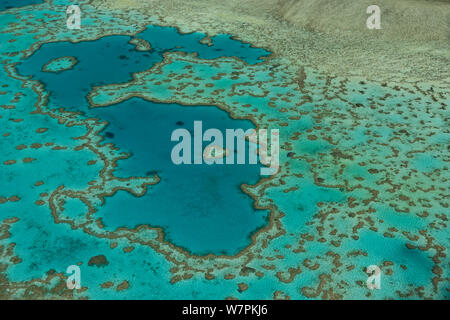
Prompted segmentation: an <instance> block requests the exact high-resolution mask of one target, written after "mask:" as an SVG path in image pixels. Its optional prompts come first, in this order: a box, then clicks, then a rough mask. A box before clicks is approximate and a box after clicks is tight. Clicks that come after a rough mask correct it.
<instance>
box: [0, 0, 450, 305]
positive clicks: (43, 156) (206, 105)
mask: <svg viewBox="0 0 450 320" xmlns="http://www.w3.org/2000/svg"><path fill="white" fill-rule="evenodd" d="M87 2H88V1H83V0H80V4H81V5H82V10H83V12H84V13H86V19H85V20H83V26H88V27H86V28H82V29H81V30H79V31H68V30H66V29H65V24H64V21H65V18H66V17H65V6H66V5H68V4H72V1H67V0H54V1H51V3H49V2H46V3H44V4H42V6H39V10H38V9H37V7H35V8H30V7H29V8H27V9H26V10H25V9H24V10H23V12H26V14H22V11H21V10H22V9H17V10H14V9H13V10H11V11H8V12H0V29H2V33H0V38H1V39H2V41H1V44H0V53H1V55H0V57H1V59H0V60H1V63H2V67H1V68H0V158H1V159H0V248H4V249H5V248H6V249H5V250H0V299H3V298H5V297H8V298H9V297H11V298H26V297H29V294H30V292H33V290H34V288H35V289H36V290H37V294H36V296H35V297H38V298H55V297H57V298H60V297H61V288H64V286H65V285H64V280H65V277H66V276H67V275H66V273H65V270H66V268H67V266H69V265H73V264H77V265H79V266H80V268H81V277H82V286H83V287H84V289H86V290H84V289H83V290H79V291H78V292H74V298H79V297H83V296H85V297H88V298H91V299H112V298H115V299H163V298H169V299H213V298H214V299H225V298H227V297H234V298H239V299H274V298H283V297H289V298H291V299H305V298H310V299H332V298H333V299H334V298H335V299H339V298H346V299H392V298H394V299H399V298H400V299H423V298H431V299H432V298H435V299H436V298H441V299H448V298H449V294H448V281H447V280H446V279H448V277H449V272H448V270H450V268H449V266H450V264H449V258H448V252H447V251H448V249H447V248H448V241H449V237H448V201H447V199H448V197H446V191H447V188H446V186H447V184H446V183H447V182H448V179H449V177H448V176H449V175H448V161H446V160H447V159H446V158H445V156H446V153H445V150H446V148H445V146H447V145H448V142H449V141H450V140H449V134H448V132H446V131H445V130H443V128H444V127H445V125H446V119H447V117H446V113H448V111H447V110H446V106H448V105H449V103H450V95H449V94H448V88H447V87H445V88H443V87H439V86H433V90H430V85H429V84H421V83H416V84H414V85H410V84H408V83H402V84H391V83H387V84H386V85H381V84H379V83H376V82H372V81H369V80H367V79H364V81H361V79H353V78H352V79H347V78H343V77H329V76H328V75H324V74H322V73H320V72H318V71H317V70H313V69H311V68H306V67H305V70H304V72H305V74H306V75H307V77H306V79H305V80H304V83H303V88H301V90H300V88H299V86H298V71H299V70H298V65H297V66H296V65H290V64H289V62H288V61H286V60H284V59H282V58H280V57H277V56H274V57H272V59H270V60H268V61H267V63H264V64H262V63H259V62H261V61H262V59H261V57H264V56H267V55H268V54H269V52H267V51H265V50H263V49H258V48H255V47H252V46H250V45H249V44H246V43H241V42H239V41H236V40H233V39H232V38H230V36H228V35H220V36H217V37H213V38H211V39H210V44H211V46H208V45H207V44H206V40H207V39H204V37H205V34H203V33H193V34H180V33H178V32H177V29H175V28H169V27H158V26H148V27H146V29H145V30H144V31H142V32H141V31H140V30H142V28H144V27H145V26H144V24H151V23H153V24H160V23H161V21H159V20H158V19H157V18H155V17H149V16H146V15H144V14H141V13H140V12H137V11H136V12H134V11H133V12H129V15H130V19H126V17H127V16H128V14H123V11H118V12H115V11H113V10H112V9H107V8H104V10H100V11H99V10H98V8H94V7H91V6H90V5H89V4H87ZM16 11H17V12H20V13H16ZM155 14H156V13H155ZM139 23H140V24H139ZM205 28H207V26H205ZM135 33H136V34H138V35H136V36H137V37H139V38H141V39H145V40H148V41H149V43H150V45H151V47H152V49H151V50H150V51H147V52H141V51H137V50H135V47H134V45H132V44H129V43H128V42H129V41H130V39H132V37H129V36H105V37H103V36H104V35H106V34H108V35H113V34H135ZM100 36H102V37H101V38H100V39H98V40H95V41H94V40H92V39H96V38H98V37H100ZM133 37H134V36H133ZM200 40H203V41H201V43H200ZM38 41H40V42H45V43H46V44H44V45H42V47H40V49H38V46H37V42H38ZM70 41H76V42H77V43H71V42H70ZM29 50H32V51H33V52H34V54H32V55H31V56H28V53H31V52H30V51H29ZM176 51H181V54H178V53H176ZM168 52H169V53H170V54H169V56H170V61H169V60H168V59H167V60H165V61H163V60H162V56H161V55H162V54H163V53H168ZM187 53H188V54H187ZM189 53H190V54H189ZM25 56H26V57H27V58H25V59H22V57H25ZM61 56H74V57H75V58H77V60H78V61H79V63H78V64H76V65H75V67H74V68H73V69H71V70H66V71H63V72H60V73H59V74H57V75H56V74H51V73H42V72H41V68H42V66H43V65H44V64H46V63H47V62H48V61H49V60H51V59H54V58H58V57H61ZM195 56H198V57H200V58H202V59H204V60H202V59H197V58H196V57H195ZM222 56H223V57H228V58H225V59H217V60H216V61H214V63H212V61H213V60H211V59H214V58H215V57H222ZM230 56H234V57H235V58H229V57H230ZM80 59H81V60H80ZM330 59H332V57H330ZM159 62H161V66H160V67H158V69H157V71H156V72H146V71H145V70H148V69H149V68H151V67H152V66H155V63H159ZM169 62H170V63H169ZM16 67H17V69H18V73H19V75H16V73H15V70H16ZM139 71H143V72H142V73H141V74H137V75H136V81H131V82H128V81H130V80H131V79H132V75H131V73H132V72H139ZM235 71H237V72H235ZM20 74H21V75H24V76H30V77H31V78H33V79H35V80H39V81H40V82H41V83H42V84H43V85H44V86H45V87H44V90H45V91H44V92H43V94H44V95H45V94H46V93H47V92H48V93H49V100H48V101H45V100H42V101H41V103H40V104H39V101H40V100H39V98H42V95H40V94H39V90H36V87H32V85H34V84H36V82H32V81H28V79H26V78H24V79H21V77H20ZM236 75H238V76H236ZM166 80H167V82H166ZM169 80H170V81H169ZM158 82H160V84H159V85H157V84H155V83H158ZM114 83H117V84H118V85H110V86H103V87H98V90H97V89H96V90H94V91H95V93H96V95H92V96H91V97H92V101H93V102H94V103H97V104H98V105H105V107H102V108H94V109H92V108H89V103H88V101H87V100H86V99H85V96H86V94H87V93H88V92H89V91H90V90H91V89H92V86H95V85H104V84H114ZM206 83H208V84H209V83H211V84H213V87H206V86H205V84H206ZM196 84H198V86H199V87H200V89H204V91H203V93H199V92H198V89H199V88H198V87H196V86H195V85H196ZM397 85H398V87H397ZM169 87H173V88H176V89H169ZM218 89H219V90H218ZM215 90H217V91H218V93H217V92H216V94H214V95H213V92H214V91H215ZM220 90H222V91H220ZM130 93H131V94H132V93H139V94H140V95H141V96H142V98H136V97H135V98H129V94H130ZM125 96H126V97H127V99H126V100H125V101H123V100H121V99H120V98H121V97H125ZM131 96H132V95H131ZM145 99H146V100H145ZM150 101H160V102H162V101H164V102H165V103H155V102H150ZM174 101H177V102H178V103H183V104H189V106H182V105H179V104H175V103H174ZM37 102H38V104H39V105H40V106H41V107H42V108H43V111H44V112H42V113H39V112H32V111H34V110H35V108H34V106H36V103H37ZM216 103H217V104H218V105H220V106H221V107H226V108H227V109H228V110H232V112H233V115H235V116H242V117H244V116H254V118H255V123H258V124H259V125H261V126H265V125H268V126H269V127H271V126H273V127H276V128H279V129H280V134H281V138H280V140H281V149H280V153H281V154H280V160H281V162H280V163H281V166H282V167H281V172H280V173H279V174H277V175H276V176H275V177H274V178H273V179H271V180H264V181H262V183H261V184H260V185H258V186H256V187H249V188H247V190H248V191H249V192H251V193H252V194H254V195H255V198H256V201H257V203H258V204H259V205H261V206H265V205H273V206H274V207H275V208H276V210H274V212H273V219H272V222H273V224H272V227H270V228H268V230H264V232H261V233H259V234H258V235H257V236H255V237H254V238H253V240H254V245H253V246H252V247H250V248H249V250H246V251H243V252H242V254H240V255H238V256H235V257H220V256H209V257H207V258H205V257H197V256H189V255H186V254H183V253H180V252H179V251H177V250H173V248H170V247H169V246H167V245H165V244H162V243H161V242H160V241H159V239H156V240H155V238H156V236H157V234H156V232H153V231H151V230H150V231H149V230H141V231H139V232H136V233H133V232H129V231H124V230H117V231H114V230H115V229H116V228H117V227H120V226H126V227H129V228H133V227H135V226H136V225H137V224H151V225H160V226H162V227H163V228H164V231H165V240H169V241H171V242H173V243H175V244H177V245H178V246H181V247H184V248H185V249H186V250H190V251H191V252H193V253H197V254H201V255H203V254H205V253H207V252H217V253H227V254H233V253H235V252H237V251H239V250H240V249H241V248H243V247H245V246H246V245H248V244H249V243H250V240H249V236H250V235H251V234H252V232H253V231H254V230H255V229H256V228H259V227H260V226H261V225H264V224H266V215H267V212H266V211H263V210H254V209H253V208H252V205H253V200H252V199H251V198H250V197H249V196H247V195H246V194H244V193H243V192H241V191H240V190H239V185H240V184H241V183H243V182H246V183H254V182H255V181H257V180H258V179H259V178H260V176H259V171H258V170H257V168H256V166H255V167H245V166H244V167H234V169H233V172H228V171H227V168H221V169H220V170H217V169H218V168H216V170H211V171H210V170H209V168H207V167H202V166H199V167H195V168H191V169H190V170H193V171H192V172H187V171H186V172H185V171H184V168H182V167H180V168H173V167H172V166H171V163H170V161H167V156H168V155H167V152H168V150H169V148H170V142H168V143H167V144H165V143H164V141H168V137H167V136H168V134H169V133H170V132H171V130H173V129H174V128H180V127H186V128H188V129H191V126H192V122H193V120H203V121H204V123H205V124H207V126H208V127H210V126H215V127H219V128H222V127H245V128H247V127H252V126H253V124H252V123H250V122H248V121H244V120H235V119H231V118H229V117H228V115H227V114H226V113H225V112H223V111H221V110H219V109H218V108H217V107H215V106H214V105H215V104H216ZM357 103H358V104H360V105H362V106H358V107H356V104H357ZM249 105H250V107H249ZM57 108H67V109H69V110H72V111H81V112H82V114H79V115H76V114H71V115H67V114H65V113H64V112H62V111H58V110H57ZM59 116H63V120H64V121H61V122H60V121H58V117H59ZM89 117H96V118H100V119H102V120H105V121H109V125H108V126H107V127H106V128H103V125H101V124H95V123H94V122H95V121H92V120H87V119H88V118H89ZM149 119H151V121H150V120H149ZM86 123H90V126H88V127H89V128H93V130H94V132H95V131H96V130H99V136H94V134H90V135H89V139H92V140H91V141H88V139H87V138H83V136H85V135H86V134H87V127H86V126H85V124H86ZM43 128H45V129H47V131H42V130H41V129H43ZM100 130H102V131H100ZM100 137H102V138H103V141H100V144H102V145H103V147H98V148H95V144H96V143H97V140H95V139H97V138H98V139H100ZM109 142H111V143H114V144H115V145H116V146H117V149H116V150H115V149H111V148H110V147H109V146H108V145H107V143H109ZM37 143H38V144H41V145H39V146H38V147H32V146H33V145H35V144H37ZM17 147H19V148H17ZM24 147H25V148H24ZM88 147H90V148H92V149H89V148H88ZM93 150H94V151H95V150H100V151H102V152H104V153H103V154H107V157H106V158H108V159H109V158H111V159H112V158H115V157H117V156H119V155H120V154H122V152H127V153H130V155H131V157H130V158H128V159H126V160H120V161H118V166H117V167H116V168H115V171H114V174H115V175H116V176H118V177H121V178H124V179H123V180H120V181H119V180H118V179H111V180H108V181H106V183H104V184H101V182H102V179H101V178H100V175H101V174H102V169H103V168H104V167H105V163H104V162H103V161H104V160H102V158H101V157H99V154H96V153H95V152H93ZM25 159H28V160H30V159H32V160H33V161H31V162H26V161H24V160H25ZM7 161H15V162H14V163H13V164H12V163H10V164H8V163H7ZM108 168H111V167H110V166H108ZM230 169H231V168H230ZM186 170H187V168H186ZM194 172H195V174H194ZM154 173H157V174H158V175H160V177H161V181H160V182H159V183H157V184H155V185H153V186H148V190H147V192H146V193H145V194H144V195H143V196H141V197H136V196H134V195H132V194H130V193H128V192H126V191H117V192H116V193H112V192H111V190H112V189H113V188H115V187H118V188H121V189H126V190H133V191H134V192H140V191H142V188H141V184H142V183H144V182H148V181H149V179H148V178H143V180H141V178H136V179H133V180H127V179H126V178H127V177H129V176H131V175H133V176H143V175H147V174H148V175H150V174H154ZM205 178H208V179H205ZM39 181H40V182H43V184H37V182H39ZM61 188H63V189H61ZM58 190H59V191H58ZM61 190H63V191H65V192H68V195H67V196H62V195H61V194H62V192H63V191H61ZM103 192H111V194H110V195H109V196H106V197H105V198H104V200H105V202H104V203H102V201H101V198H100V197H99V194H101V193H103ZM200 192H205V193H202V195H201V197H195V196H193V195H194V194H195V195H199V194H200ZM217 193H220V194H218V195H217ZM73 194H75V195H76V197H72V196H73ZM53 195H56V196H55V197H56V198H55V199H53V200H52V201H51V200H49V198H50V197H51V196H53ZM14 196H17V197H18V199H19V200H18V201H15V200H13V197H14ZM78 196H80V197H86V199H88V200H89V204H90V205H91V206H92V208H93V209H95V210H97V211H95V212H93V214H92V219H91V220H90V221H88V222H86V223H84V222H85V221H86V213H87V212H88V205H87V204H86V203H84V202H82V200H81V199H82V198H79V197H78ZM159 198H161V199H164V201H161V203H160V202H159V201H158V199H159ZM5 199H6V202H5ZM9 199H11V200H9ZM16 200H17V199H16ZM200 200H201V201H200ZM229 200H231V201H229ZM50 204H51V205H61V208H63V209H65V210H62V209H61V208H58V210H57V211H56V213H57V214H56V216H57V217H58V218H59V219H61V220H62V221H58V222H57V223H56V221H55V217H54V216H53V215H52V211H51V207H50ZM186 208H189V209H188V210H185V209H186ZM149 209H151V210H149ZM183 210H184V211H183ZM205 210H207V212H208V215H206V214H204V212H205ZM163 211H164V213H165V215H161V214H160V213H162V212H163ZM209 213H210V214H209ZM13 217H16V218H18V221H17V222H11V221H8V220H7V219H11V218H13ZM97 218H101V219H102V222H103V223H104V227H103V229H102V228H101V226H103V225H101V224H100V223H99V221H96V220H95V219H97ZM186 221H187V222H189V224H187V223H186ZM70 223H73V225H71V224H70ZM183 223H184V225H183ZM8 225H10V228H9V229H8V232H5V226H8ZM183 228H184V230H183ZM189 229H191V230H189ZM180 230H182V232H181V231H180ZM186 230H187V231H186ZM92 231H93V232H94V233H93V232H92ZM137 240H139V241H137ZM100 254H102V255H105V257H106V259H107V261H108V264H107V265H106V266H100V267H97V266H93V265H89V263H88V262H89V261H90V259H91V258H92V257H94V256H97V255H100ZM373 264H375V265H378V266H380V267H381V269H382V273H383V275H382V279H381V283H382V289H381V290H376V291H370V290H369V289H367V288H366V287H365V285H364V283H365V281H366V279H367V274H366V273H365V272H364V270H365V268H366V267H367V266H369V265H373ZM51 270H55V271H56V272H58V273H59V274H60V275H61V277H62V278H61V279H62V281H63V282H58V281H57V280H58V279H55V278H53V280H52V281H51V283H49V284H46V283H45V279H46V277H47V272H49V271H51ZM295 272H296V273H295ZM322 275H325V276H326V277H327V278H325V280H324V279H321V278H320V277H321V276H322ZM43 279H44V280H43ZM125 280H126V281H127V282H128V284H129V287H128V289H126V290H122V291H120V290H118V286H119V284H120V283H123V281H125ZM106 283H110V284H111V286H110V287H105V286H104V284H106ZM242 283H245V284H247V285H248V290H245V291H241V290H239V287H238V284H242Z"/></svg>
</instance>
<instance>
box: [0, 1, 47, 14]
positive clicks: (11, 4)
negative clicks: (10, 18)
mask: <svg viewBox="0 0 450 320" xmlns="http://www.w3.org/2000/svg"><path fill="white" fill-rule="evenodd" d="M42 2H44V1H43V0H2V1H1V2H0V11H1V10H8V9H11V8H17V7H24V6H28V5H31V4H39V3H42Z"/></svg>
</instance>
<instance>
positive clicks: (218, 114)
mask: <svg viewBox="0 0 450 320" xmlns="http://www.w3.org/2000/svg"><path fill="white" fill-rule="evenodd" d="M90 114H91V115H94V116H95V117H98V118H99V119H102V120H106V121H108V122H109V125H108V127H106V129H105V131H104V132H103V133H102V134H104V135H105V136H106V138H105V141H106V142H113V143H114V144H115V145H116V146H117V147H120V149H121V150H124V151H126V152H130V153H131V154H132V156H131V157H130V158H129V159H126V160H121V161H119V166H118V170H117V172H116V176H119V177H129V176H142V175H145V174H147V175H152V174H153V173H156V174H158V176H159V177H160V178H161V181H160V182H159V183H158V184H157V185H155V186H153V187H152V188H149V191H147V193H146V195H145V196H144V197H141V198H136V197H134V196H133V195H131V194H129V193H127V192H125V191H121V192H118V193H117V194H116V195H114V196H113V197H108V198H106V203H105V205H104V207H102V208H101V209H100V211H99V216H100V217H101V218H102V220H103V222H104V224H105V226H106V228H108V229H116V228H118V227H129V228H134V227H136V226H138V225H146V224H149V225H151V226H160V227H163V228H164V232H165V234H166V240H168V241H170V242H171V243H174V244H176V245H177V246H180V247H184V248H186V249H187V250H188V251H189V252H191V253H194V254H197V255H202V254H208V253H215V254H228V255H230V254H235V253H237V252H238V251H240V250H242V249H243V248H244V247H246V246H247V245H249V244H250V237H249V236H250V235H251V233H252V232H254V231H255V230H257V229H259V228H261V227H262V226H264V225H265V224H266V223H267V221H266V216H267V212H265V211H261V210H260V211H255V210H254V209H253V207H252V203H253V200H252V199H251V198H250V197H249V196H247V195H246V194H244V193H243V192H242V191H241V190H240V188H239V186H240V185H241V184H243V183H247V184H254V183H256V182H258V180H259V179H260V175H259V173H260V172H259V170H260V166H259V165H248V164H245V165H238V164H235V165H214V164H213V165H207V164H202V165H175V164H173V163H172V161H171V158H170V156H171V150H172V148H173V147H174V146H175V145H176V144H177V142H171V141H170V137H171V134H172V131H173V130H175V129H178V128H184V129H187V130H189V131H190V132H193V124H194V121H197V120H201V121H202V126H203V132H204V131H206V130H207V129H209V128H217V129H219V130H221V131H222V132H225V130H226V129H238V128H242V129H244V130H247V129H249V128H253V124H252V123H251V122H250V121H248V120H234V119H231V118H230V117H229V115H228V114H227V113H226V112H225V111H222V110H220V109H218V108H217V107H213V106H192V107H187V106H181V105H176V104H158V103H153V102H149V101H145V100H142V99H139V98H133V99H131V100H127V101H125V102H123V103H120V104H118V105H114V106H112V107H104V108H95V109H93V110H91V111H90ZM192 138H193V135H192ZM192 141H193V140H192ZM207 144H209V142H206V143H204V144H203V145H204V147H205V146H206V145H207ZM192 154H193V151H192Z"/></svg>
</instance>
